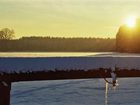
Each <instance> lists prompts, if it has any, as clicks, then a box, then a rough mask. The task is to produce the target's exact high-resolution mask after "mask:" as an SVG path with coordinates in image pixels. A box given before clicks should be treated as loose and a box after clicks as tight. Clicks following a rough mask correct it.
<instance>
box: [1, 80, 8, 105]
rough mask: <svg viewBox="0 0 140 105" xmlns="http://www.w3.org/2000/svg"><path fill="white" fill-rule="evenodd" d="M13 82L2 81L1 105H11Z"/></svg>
mask: <svg viewBox="0 0 140 105" xmlns="http://www.w3.org/2000/svg"><path fill="white" fill-rule="evenodd" d="M10 90H11V82H9V81H8V82H7V81H0V105H10Z"/></svg>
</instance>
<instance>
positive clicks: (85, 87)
mask: <svg viewBox="0 0 140 105" xmlns="http://www.w3.org/2000/svg"><path fill="white" fill-rule="evenodd" d="M118 80H119V86H118V87H117V88H116V90H113V89H112V86H110V85H109V90H108V93H105V82H104V80H103V79H84V80H83V79H82V80H55V81H34V82H19V83H13V84H12V91H11V105H139V104H140V99H139V97H140V78H123V79H122V78H121V79H118ZM105 95H106V96H105Z"/></svg>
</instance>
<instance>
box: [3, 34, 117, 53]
mask: <svg viewBox="0 0 140 105" xmlns="http://www.w3.org/2000/svg"><path fill="white" fill-rule="evenodd" d="M0 51H31V52H33V51H34V52H37V51H39V52H104V51H105V52H110V51H115V39H109V38H106V39H105V38H57V37H22V38H20V39H15V40H1V41H0Z"/></svg>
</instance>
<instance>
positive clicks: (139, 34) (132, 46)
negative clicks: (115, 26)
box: [116, 19, 140, 53]
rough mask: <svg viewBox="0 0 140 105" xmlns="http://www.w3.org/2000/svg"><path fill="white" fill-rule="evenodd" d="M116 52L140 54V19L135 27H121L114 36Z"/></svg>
mask: <svg viewBox="0 0 140 105" xmlns="http://www.w3.org/2000/svg"><path fill="white" fill-rule="evenodd" d="M116 50H117V51H118V52H133V53H140V19H137V21H136V25H135V27H133V28H132V27H131V28H130V27H128V26H126V25H123V26H121V27H120V28H119V31H118V33H117V35H116Z"/></svg>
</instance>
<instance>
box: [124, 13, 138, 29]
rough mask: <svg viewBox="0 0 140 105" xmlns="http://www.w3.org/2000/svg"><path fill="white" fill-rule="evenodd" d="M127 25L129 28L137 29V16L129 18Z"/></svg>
mask: <svg viewBox="0 0 140 105" xmlns="http://www.w3.org/2000/svg"><path fill="white" fill-rule="evenodd" d="M125 24H126V25H127V26H128V27H131V28H133V27H135V24H136V17H135V16H131V17H129V18H128V19H127V20H126V22H125Z"/></svg>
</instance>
